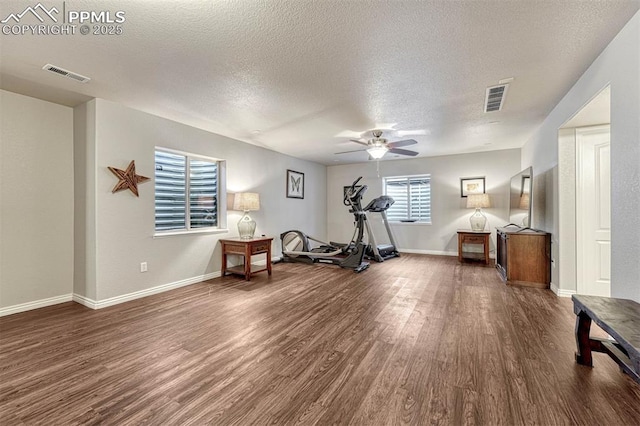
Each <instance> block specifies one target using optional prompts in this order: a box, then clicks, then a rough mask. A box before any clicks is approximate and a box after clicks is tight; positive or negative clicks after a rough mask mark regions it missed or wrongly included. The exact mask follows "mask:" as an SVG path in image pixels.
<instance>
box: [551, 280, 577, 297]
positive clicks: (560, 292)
mask: <svg viewBox="0 0 640 426" xmlns="http://www.w3.org/2000/svg"><path fill="white" fill-rule="evenodd" d="M551 291H553V292H554V293H555V294H556V296H558V297H571V295H572V294H576V292H575V291H573V290H565V289H562V288H558V286H557V285H556V284H555V283H551Z"/></svg>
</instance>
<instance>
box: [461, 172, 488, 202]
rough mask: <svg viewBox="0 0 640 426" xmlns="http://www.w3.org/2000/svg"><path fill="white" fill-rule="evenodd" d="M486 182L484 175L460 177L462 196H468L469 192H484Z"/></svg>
mask: <svg viewBox="0 0 640 426" xmlns="http://www.w3.org/2000/svg"><path fill="white" fill-rule="evenodd" d="M484 183H485V182H484V176H483V177H472V178H460V197H462V198H467V196H468V195H469V194H484V193H485V185H484Z"/></svg>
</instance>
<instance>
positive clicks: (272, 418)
mask: <svg viewBox="0 0 640 426" xmlns="http://www.w3.org/2000/svg"><path fill="white" fill-rule="evenodd" d="M574 324H575V317H574V315H573V311H572V305H571V301H570V300H569V299H562V298H557V297H556V296H555V295H554V294H553V293H552V292H551V291H549V290H539V289H532V288H515V287H507V286H505V285H504V284H503V283H502V282H501V281H500V280H499V279H498V275H497V273H496V270H495V269H494V268H492V267H482V266H476V265H469V264H465V265H459V264H458V263H457V260H456V258H453V257H436V256H421V255H403V256H402V257H401V258H398V259H392V260H389V261H387V262H384V263H382V264H372V265H371V267H370V269H369V270H367V271H365V272H363V273H361V274H354V273H352V272H350V271H347V270H341V269H338V268H336V267H332V266H318V267H314V266H307V265H302V264H277V265H275V266H274V271H273V276H272V277H271V278H269V277H268V276H267V275H266V274H258V275H256V276H254V277H253V278H252V281H251V282H245V281H243V280H242V279H239V278H236V277H225V278H218V279H215V280H210V281H207V282H203V283H200V284H195V285H192V286H188V287H184V288H181V289H177V290H173V291H170V292H166V293H162V294H158V295H155V296H151V297H147V298H145V299H139V300H136V301H132V302H129V303H124V304H121V305H117V306H113V307H110V308H105V309H102V310H98V311H93V310H90V309H87V308H84V307H83V306H81V305H77V304H74V303H65V304H61V305H56V306H52V307H48V308H44V309H39V310H36V311H31V312H25V313H21V314H16V315H12V316H8V317H4V318H0V424H2V425H20V424H28V425H31V424H47V425H68V424H105V425H128V424H136V425H137V424H151V425H185V424H213V425H227V424H237V425H248V424H304V425H312V424H319V425H329V424H359V425H391V424H446V425H458V424H483V425H494V424H506V425H520V424H538V425H555V424H562V425H564V424H578V425H605V424H606V425H638V424H640V386H639V385H638V384H636V383H635V382H633V381H632V380H631V379H630V378H629V377H627V376H626V375H624V374H622V373H621V372H620V370H619V369H618V367H617V365H616V364H615V363H614V362H613V361H612V360H610V359H609V358H608V357H607V356H606V355H603V354H594V366H595V367H594V368H593V369H590V368H587V367H583V366H580V365H577V364H576V363H575V361H574V350H575V343H574V334H573V333H574Z"/></svg>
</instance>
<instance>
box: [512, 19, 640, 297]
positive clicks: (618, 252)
mask: <svg viewBox="0 0 640 426" xmlns="http://www.w3.org/2000/svg"><path fill="white" fill-rule="evenodd" d="M608 84H611V186H612V188H611V204H612V206H613V209H612V210H613V211H612V223H611V227H612V229H611V231H612V232H611V259H612V260H611V268H612V269H611V295H612V297H621V298H628V299H634V300H637V301H640V279H639V277H640V262H638V258H639V253H640V226H638V225H637V216H638V212H639V211H640V12H638V13H636V15H635V16H634V17H633V18H632V19H631V20H630V21H629V22H628V23H627V25H626V26H625V27H624V28H623V29H622V30H621V31H620V33H619V34H618V35H617V36H616V37H615V38H614V40H613V41H612V42H611V43H610V44H609V46H607V48H606V49H605V50H604V51H603V52H602V53H601V54H600V56H599V57H598V58H597V59H596V60H595V61H594V62H593V64H591V66H590V67H589V68H588V69H587V71H586V72H585V73H584V74H583V75H582V77H581V78H580V79H579V80H578V81H577V82H576V84H575V85H574V86H573V87H572V88H571V90H570V91H569V92H568V93H567V94H566V95H565V96H564V98H563V99H562V100H561V101H560V102H559V103H558V105H557V106H556V107H555V108H554V109H553V111H551V113H550V114H549V116H548V117H547V118H546V119H545V120H544V122H543V124H542V125H541V126H540V127H539V129H538V130H537V131H536V133H535V134H534V135H533V136H532V137H531V138H530V139H529V141H528V142H527V143H526V145H525V146H524V147H523V148H522V166H523V167H526V166H529V165H533V170H534V174H536V175H538V176H537V178H540V177H542V178H543V179H547V180H548V177H549V176H556V177H557V176H558V175H559V174H562V173H564V171H562V170H560V171H555V172H554V168H556V167H557V165H558V129H559V128H560V127H562V125H563V124H564V123H565V122H566V121H568V120H569V119H570V118H571V117H572V116H573V115H574V114H575V113H576V112H578V111H579V110H580V109H581V108H582V107H583V106H584V105H586V104H587V103H588V102H589V101H590V100H591V98H592V97H594V96H595V95H596V94H598V93H599V92H600V91H601V90H602V89H603V88H604V87H605V86H607V85H608ZM552 180H553V183H552V185H547V189H548V190H549V191H551V192H554V191H558V182H557V179H552ZM554 198H562V194H557V195H556V194H547V195H546V197H545V200H546V202H547V203H552V205H551V206H550V207H549V206H548V207H546V208H545V209H544V212H545V215H544V221H543V222H542V223H536V224H534V226H536V227H542V228H544V229H545V230H547V231H549V232H552V233H553V235H554V237H553V242H554V245H556V246H560V247H559V248H560V250H558V249H557V248H556V250H554V256H555V258H554V263H555V265H556V267H557V268H563V267H564V265H565V263H566V262H568V261H571V259H567V258H566V257H565V258H563V257H562V256H561V254H562V252H563V250H562V247H561V245H562V243H563V242H562V241H558V239H557V236H558V226H559V224H558V221H557V218H558V208H559V204H561V203H562V202H560V203H555V204H553V199H554ZM555 275H556V276H560V277H561V276H562V273H559V274H558V273H556V274H555ZM567 285H569V284H568V283H565V282H564V281H562V280H561V281H560V282H559V283H558V284H557V286H558V288H559V289H560V290H567V291H570V290H571V289H570V288H565V287H566V286H567Z"/></svg>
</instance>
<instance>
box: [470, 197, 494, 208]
mask: <svg viewBox="0 0 640 426" xmlns="http://www.w3.org/2000/svg"><path fill="white" fill-rule="evenodd" d="M490 206H491V203H490V202H489V194H469V195H468V196H467V208H468V209H478V208H483V207H490Z"/></svg>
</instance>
